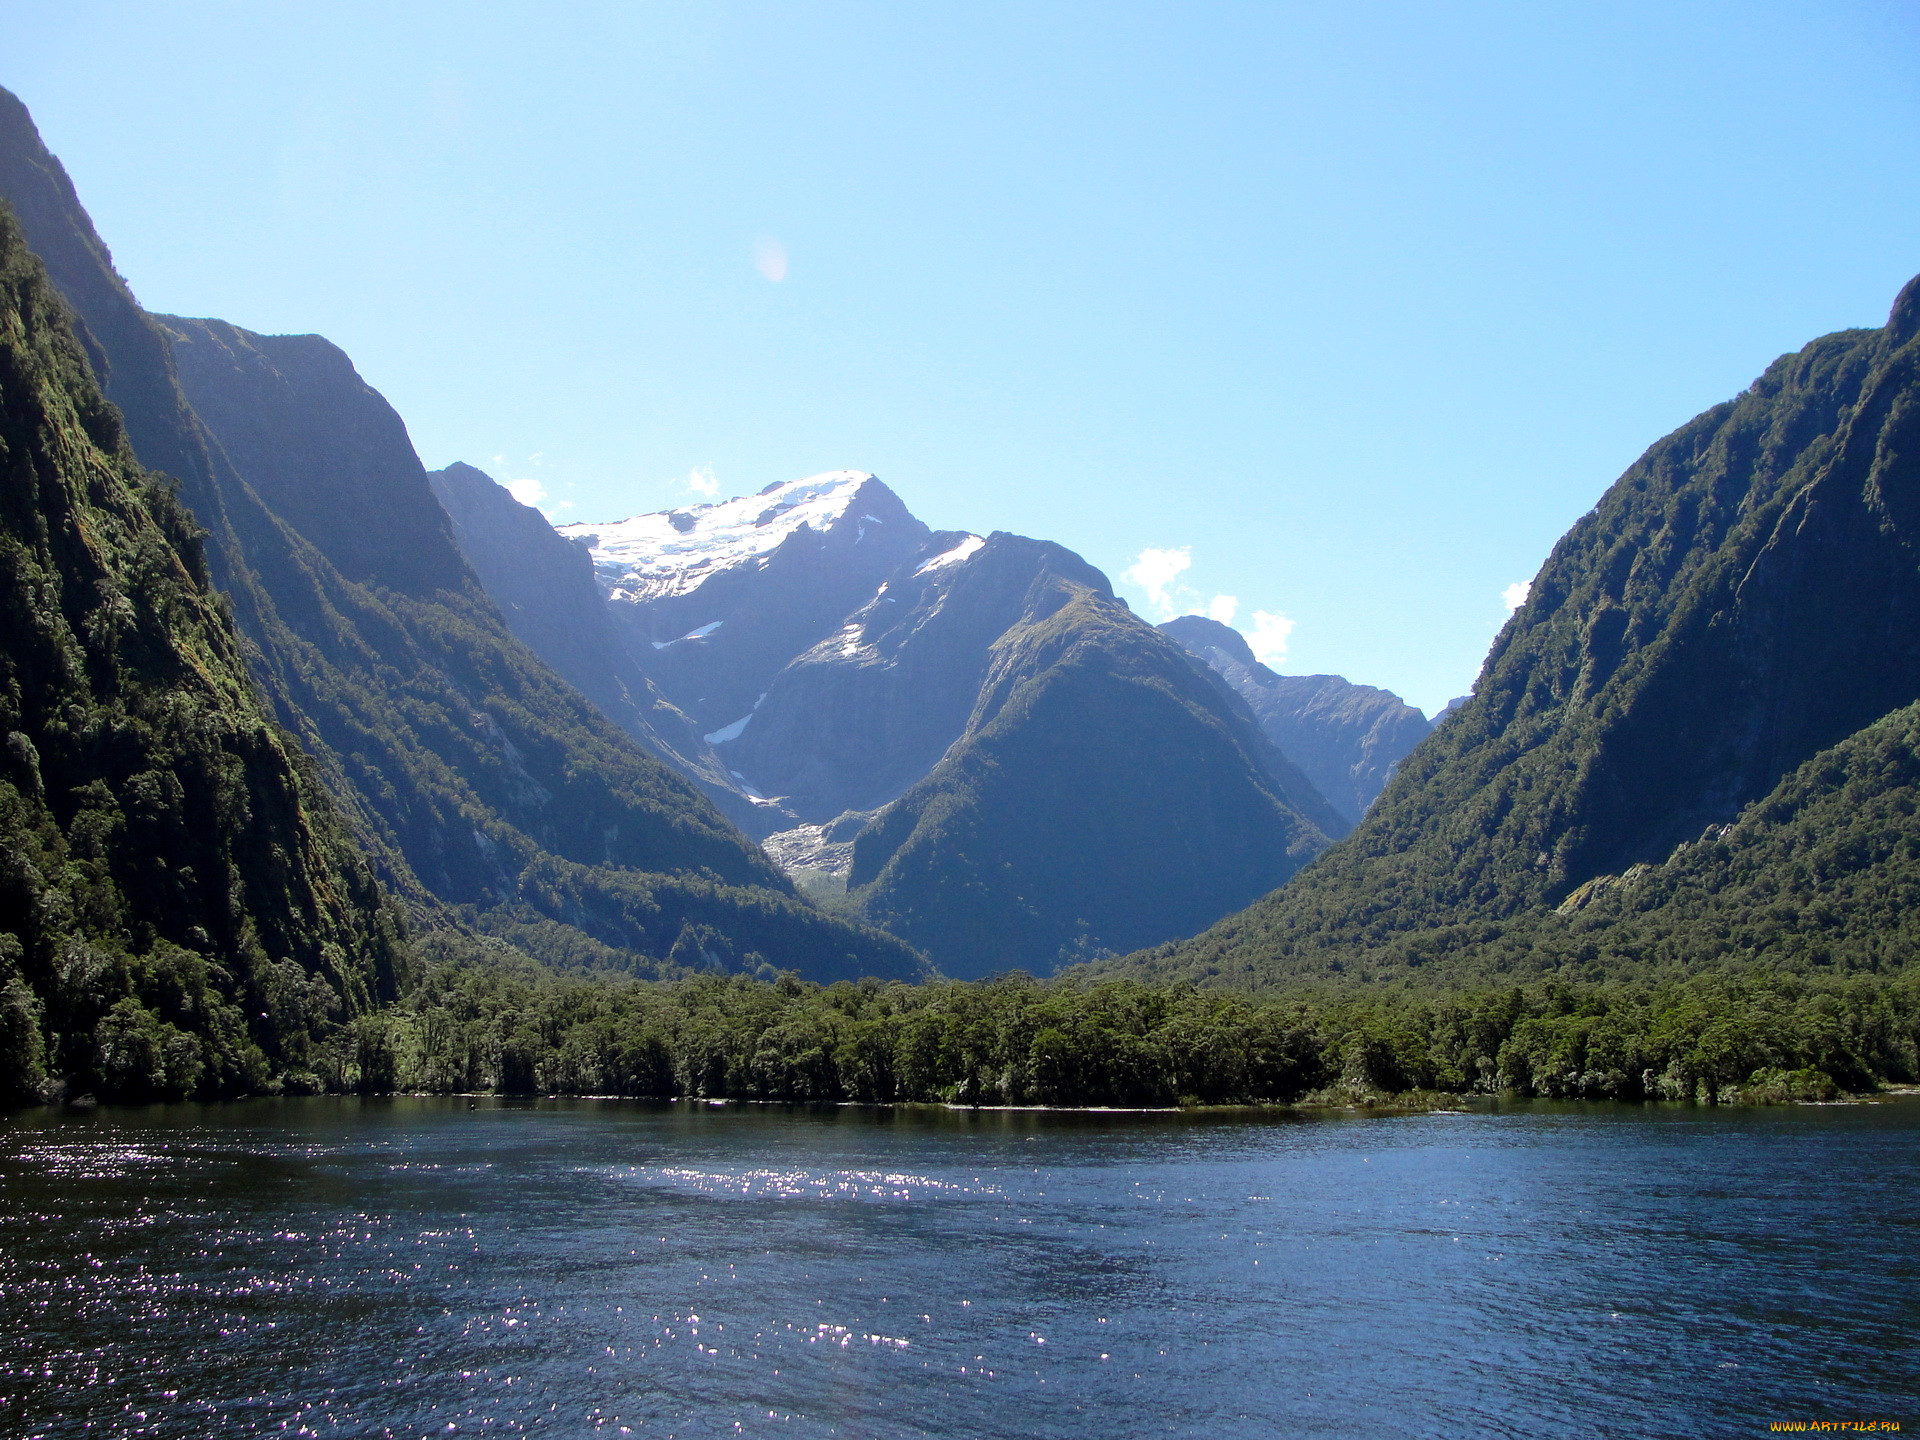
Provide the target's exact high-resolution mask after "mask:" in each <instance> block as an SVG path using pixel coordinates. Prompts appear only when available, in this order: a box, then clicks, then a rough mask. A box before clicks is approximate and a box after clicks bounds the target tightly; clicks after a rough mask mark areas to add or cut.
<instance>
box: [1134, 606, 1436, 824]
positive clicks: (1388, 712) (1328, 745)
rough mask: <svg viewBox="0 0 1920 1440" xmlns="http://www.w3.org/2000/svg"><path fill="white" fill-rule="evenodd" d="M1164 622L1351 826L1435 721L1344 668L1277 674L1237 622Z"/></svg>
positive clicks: (1194, 618)
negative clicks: (1342, 672)
mask: <svg viewBox="0 0 1920 1440" xmlns="http://www.w3.org/2000/svg"><path fill="white" fill-rule="evenodd" d="M1160 628H1161V630H1163V631H1165V632H1166V633H1167V634H1169V635H1171V636H1172V637H1173V638H1174V639H1175V640H1178V641H1179V642H1180V643H1181V644H1182V645H1184V646H1186V647H1187V649H1188V650H1190V651H1192V652H1193V653H1194V654H1195V655H1198V656H1199V657H1200V658H1201V659H1202V660H1204V661H1206V662H1207V664H1209V665H1211V666H1212V667H1213V668H1214V669H1215V670H1216V671H1218V672H1219V674H1220V676H1221V678H1222V679H1224V680H1225V681H1226V682H1227V684H1228V685H1230V686H1231V687H1232V688H1233V692H1234V694H1236V695H1238V696H1239V697H1240V698H1241V699H1242V700H1244V701H1246V702H1247V707H1248V708H1249V709H1250V710H1252V711H1253V714H1254V718H1255V719H1257V720H1258V721H1259V722H1260V728H1261V730H1262V731H1263V732H1264V733H1265V734H1266V737H1267V738H1268V739H1269V740H1271V741H1272V742H1273V743H1274V744H1275V745H1276V746H1278V747H1279V749H1280V750H1281V751H1282V752H1284V753H1285V754H1286V755H1287V756H1289V757H1290V758H1291V759H1292V760H1293V761H1294V763H1296V764H1297V765H1299V767H1300V769H1301V771H1302V773H1304V774H1305V775H1306V777H1307V778H1308V779H1309V780H1310V781H1312V782H1313V785H1314V788H1315V789H1317V790H1318V791H1319V792H1320V793H1321V794H1322V795H1324V796H1326V798H1327V803H1328V804H1330V805H1332V806H1333V808H1334V809H1335V810H1337V811H1338V812H1339V813H1340V818H1341V819H1342V820H1344V821H1345V822H1346V828H1348V829H1351V828H1352V827H1353V826H1355V825H1357V824H1359V823H1360V817H1361V816H1362V815H1365V814H1366V813H1367V807H1368V806H1369V805H1371V804H1373V802H1374V799H1375V798H1376V797H1377V796H1378V795H1379V794H1380V791H1381V790H1382V789H1383V788H1384V787H1385V785H1386V783H1387V780H1388V779H1389V778H1390V777H1391V776H1392V774H1393V769H1394V766H1396V765H1398V764H1399V763H1400V761H1401V760H1403V759H1405V758H1406V755H1407V752H1408V751H1410V750H1412V749H1413V747H1414V746H1416V745H1418V744H1419V743H1420V742H1421V741H1422V740H1424V739H1426V738H1427V734H1428V732H1429V731H1431V730H1432V729H1433V726H1434V724H1435V723H1437V722H1436V721H1429V720H1428V719H1427V717H1426V716H1424V715H1422V714H1421V713H1420V712H1419V711H1418V710H1416V709H1414V708H1413V706H1411V705H1409V704H1407V703H1406V701H1404V700H1402V699H1401V698H1400V697H1399V696H1398V695H1395V694H1394V693H1393V692H1392V691H1390V690H1376V689H1375V688H1374V687H1373V686H1371V685H1355V684H1353V683H1352V682H1350V681H1348V680H1345V679H1343V678H1342V677H1340V676H1338V675H1280V674H1276V673H1275V672H1274V671H1272V670H1270V669H1268V668H1267V667H1266V666H1265V665H1262V664H1261V663H1260V662H1259V661H1258V660H1256V659H1255V658H1254V655H1253V649H1252V647H1251V646H1249V645H1248V644H1247V640H1246V637H1245V636H1244V635H1242V634H1241V633H1240V632H1239V631H1238V630H1235V629H1234V628H1233V627H1232V626H1230V625H1222V624H1221V623H1220V622H1219V621H1218V620H1209V619H1208V618H1207V617H1206V616H1204V615H1182V616H1180V617H1179V618H1177V619H1174V620H1169V621H1167V622H1166V624H1164V625H1162V626H1161V627H1160ZM1455 703H1456V704H1458V703H1459V702H1458V701H1456V702H1455ZM1449 709H1451V707H1449ZM1443 713H1445V712H1443Z"/></svg>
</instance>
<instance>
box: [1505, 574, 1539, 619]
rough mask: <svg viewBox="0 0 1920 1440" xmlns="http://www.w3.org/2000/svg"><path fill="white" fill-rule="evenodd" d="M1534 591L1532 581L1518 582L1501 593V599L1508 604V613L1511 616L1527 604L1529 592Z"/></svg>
mask: <svg viewBox="0 0 1920 1440" xmlns="http://www.w3.org/2000/svg"><path fill="white" fill-rule="evenodd" d="M1531 589H1533V582H1532V581H1531V580H1516V581H1514V582H1513V584H1511V585H1509V586H1507V588H1506V589H1504V590H1502V591H1501V592H1500V598H1501V599H1502V600H1504V601H1506V602H1507V613H1508V614H1509V615H1511V614H1512V613H1513V612H1514V611H1516V610H1518V609H1519V608H1520V607H1521V606H1522V605H1524V604H1526V603H1527V592H1528V591H1529V590H1531Z"/></svg>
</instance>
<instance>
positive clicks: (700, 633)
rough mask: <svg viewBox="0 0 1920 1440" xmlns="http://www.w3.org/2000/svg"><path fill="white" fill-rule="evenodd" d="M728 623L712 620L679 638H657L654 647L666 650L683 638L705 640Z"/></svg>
mask: <svg viewBox="0 0 1920 1440" xmlns="http://www.w3.org/2000/svg"><path fill="white" fill-rule="evenodd" d="M726 623H727V622H726V621H724V620H710V621H708V622H707V623H706V624H705V625H702V626H701V627H700V628H699V629H698V630H689V631H688V632H687V633H686V634H684V635H682V636H680V637H679V638H678V639H674V640H656V641H654V642H653V648H654V649H656V650H664V649H666V648H667V646H669V645H678V644H679V643H680V641H681V640H704V639H706V638H707V636H709V635H711V634H713V632H714V631H716V630H718V629H719V628H720V627H721V626H722V625H724V624H726Z"/></svg>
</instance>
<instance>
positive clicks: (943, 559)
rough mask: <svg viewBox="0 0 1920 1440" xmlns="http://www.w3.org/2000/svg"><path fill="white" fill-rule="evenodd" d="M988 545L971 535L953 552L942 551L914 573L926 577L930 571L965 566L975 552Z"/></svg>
mask: <svg viewBox="0 0 1920 1440" xmlns="http://www.w3.org/2000/svg"><path fill="white" fill-rule="evenodd" d="M986 543H987V542H986V541H985V540H983V539H981V538H980V537H979V536H978V535H969V536H967V538H966V539H964V540H962V541H961V542H960V543H959V544H958V545H956V546H954V547H953V548H952V549H951V550H943V551H941V552H940V553H939V554H938V555H936V556H934V557H933V558H932V559H931V560H929V561H927V562H926V563H925V564H923V565H922V566H921V567H920V568H919V569H918V570H916V571H914V572H913V573H914V574H916V575H924V574H926V573H927V572H928V571H929V570H942V569H945V568H946V567H947V566H949V565H961V564H964V563H966V561H967V560H968V559H969V558H970V557H971V556H972V555H973V554H974V552H975V551H977V550H979V548H980V547H981V546H982V545H984V544H986Z"/></svg>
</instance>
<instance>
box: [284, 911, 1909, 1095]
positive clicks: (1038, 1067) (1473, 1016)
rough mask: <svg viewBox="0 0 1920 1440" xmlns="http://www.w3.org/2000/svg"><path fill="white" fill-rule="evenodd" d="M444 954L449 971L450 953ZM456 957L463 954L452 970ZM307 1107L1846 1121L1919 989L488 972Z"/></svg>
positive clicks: (471, 956) (524, 967)
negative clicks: (1495, 1105) (1795, 1113)
mask: <svg viewBox="0 0 1920 1440" xmlns="http://www.w3.org/2000/svg"><path fill="white" fill-rule="evenodd" d="M430 948H431V947H430ZM443 955H444V952H443ZM312 1064H313V1067H314V1068H313V1069H312V1070H311V1071H307V1072H301V1073H297V1074H289V1075H287V1076H285V1077H284V1078H283V1080H282V1082H281V1085H282V1087H283V1088H286V1089H291V1090H295V1091H319V1090H332V1091H360V1092H363V1093H385V1092H390V1091H412V1092H421V1091H424V1092H429V1093H437V1094H457V1093H462V1092H476V1091H494V1092H501V1093H506V1094H553V1095H621V1096H645V1097H656V1098H667V1097H674V1096H693V1097H710V1098H721V1097H724V1098H731V1099H743V1100H780V1101H793V1102H811V1103H831V1102H842V1101H852V1102H860V1103H869V1104H886V1103H896V1102H926V1103H946V1104H960V1105H1053V1106H1090V1105H1106V1106H1175V1105H1249V1104H1301V1103H1306V1104H1338V1105H1352V1104H1366V1105H1387V1104H1392V1103H1396V1101H1397V1102H1398V1103H1403V1104H1405V1103H1428V1104H1430V1103H1436V1102H1437V1101H1438V1100H1439V1098H1440V1097H1443V1096H1460V1095H1492V1094H1498V1093H1512V1094H1517V1095H1522V1096H1530V1097H1544V1098H1554V1099H1594V1100H1625V1101H1645V1100H1687V1101H1700V1102H1716V1101H1717V1102H1733V1101H1745V1102H1750V1103H1752V1102H1759V1103H1768V1102H1778V1101H1787V1100H1823V1099H1832V1098H1834V1097H1835V1096H1837V1095H1838V1094H1840V1093H1842V1092H1852V1093H1859V1092H1866V1091H1871V1090H1874V1089H1876V1088H1879V1087H1881V1086H1883V1085H1886V1084H1890V1083H1910V1082H1913V1081H1915V1080H1916V1079H1920V983H1916V982H1915V980H1914V979H1912V978H1900V979H1885V978H1878V977H1868V976H1860V977H1855V978H1852V979H1848V980H1831V979H1829V980H1808V979H1805V978H1802V977H1795V976H1790V975H1783V974H1778V973H1773V972H1764V971H1762V972H1754V973H1751V974H1748V975H1742V976H1732V975H1709V976H1695V977H1693V978H1690V979H1686V980H1678V981H1673V982H1669V983H1666V984H1661V985H1633V984H1614V985H1578V984H1566V983H1562V982H1549V983H1545V984H1534V985H1515V986H1508V987H1505V988H1499V989H1478V990H1467V991H1461V992H1459V993H1455V994H1449V995H1443V996H1418V995H1404V994H1402V995H1392V996H1380V995H1369V996H1365V997H1353V996H1347V997H1323V998H1318V999H1309V998H1300V997H1291V998H1278V999H1275V998H1262V999H1256V998H1252V997H1249V996H1245V995H1236V994H1232V993H1229V992H1225V991H1219V990H1202V989H1197V988H1195V987H1193V986H1189V985H1179V986H1153V985H1143V984H1139V983H1137V982H1133V981H1105V982H1100V983H1095V984H1083V983H1076V982H1074V981H1071V980H1055V981H1036V980H1034V979H1032V978H1031V977H1028V976H1026V975H1022V974H1018V973H1015V974H1012V975H1008V976H1001V977H996V978H995V979H992V980H985V981H977V982H971V983H965V982H957V981H956V982H944V983H931V984H919V985H908V984H902V983H888V982H882V981H879V980H865V981H860V982H848V981H839V982H836V983H834V984H832V985H817V984H811V983H807V982H803V981H800V980H798V979H796V978H794V977H792V976H782V977H780V978H779V979H777V980H774V981H771V982H769V981H764V980H756V979H752V978H749V977H746V976H740V975H733V976H724V975H701V976H692V977H688V978H685V979H679V980H663V981H643V980H632V979H626V978H619V977H609V976H606V975H599V974H573V975H557V974H554V973H553V972H551V971H550V970H546V969H543V968H542V967H539V966H535V965H532V964H528V963H526V962H524V961H514V960H511V959H507V958H503V957H487V956H485V955H481V954H475V953H472V952H469V953H468V954H466V955H462V956H457V957H451V958H441V959H440V960H438V961H436V962H435V963H433V964H431V965H430V966H429V967H428V969H427V971H426V975H425V978H424V980H423V982H422V983H421V984H420V985H419V986H418V987H417V988H416V989H414V990H413V991H412V992H411V993H409V994H408V995H407V997H406V998H405V999H404V1000H402V1001H401V1002H400V1003H399V1004H397V1005H395V1006H393V1007H391V1008H388V1009H385V1010H382V1011H379V1012H377V1013H373V1014H368V1015H365V1016H362V1017H360V1018H358V1019H356V1020H353V1021H352V1022H350V1023H346V1024H343V1025H341V1026H340V1027H339V1029H338V1030H337V1031H336V1033H335V1034H334V1036H333V1037H332V1038H331V1039H330V1040H329V1041H328V1042H327V1043H326V1044H324V1045H322V1046H319V1047H317V1048H316V1050H315V1051H314V1052H313V1055H312Z"/></svg>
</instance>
